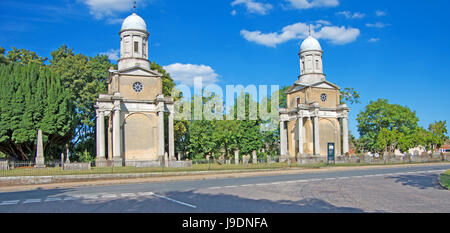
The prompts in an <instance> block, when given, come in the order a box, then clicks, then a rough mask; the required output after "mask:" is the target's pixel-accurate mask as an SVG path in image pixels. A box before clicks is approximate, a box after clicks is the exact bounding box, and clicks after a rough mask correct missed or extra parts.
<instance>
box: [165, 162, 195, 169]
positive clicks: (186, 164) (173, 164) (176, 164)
mask: <svg viewBox="0 0 450 233" xmlns="http://www.w3.org/2000/svg"><path fill="white" fill-rule="evenodd" d="M169 167H170V168H184V167H192V161H169Z"/></svg>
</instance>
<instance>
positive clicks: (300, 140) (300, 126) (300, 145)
mask: <svg viewBox="0 0 450 233" xmlns="http://www.w3.org/2000/svg"><path fill="white" fill-rule="evenodd" d="M298 153H299V154H300V156H302V155H303V117H299V118H298Z"/></svg>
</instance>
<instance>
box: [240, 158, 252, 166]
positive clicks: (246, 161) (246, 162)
mask: <svg viewBox="0 0 450 233" xmlns="http://www.w3.org/2000/svg"><path fill="white" fill-rule="evenodd" d="M249 160H250V155H245V156H242V162H243V163H244V166H248V161H249Z"/></svg>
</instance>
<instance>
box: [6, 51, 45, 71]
mask: <svg viewBox="0 0 450 233" xmlns="http://www.w3.org/2000/svg"><path fill="white" fill-rule="evenodd" d="M6 57H7V58H8V60H9V61H10V62H12V63H17V64H22V65H24V64H30V63H36V64H38V65H41V66H42V65H44V63H45V62H46V61H47V60H48V59H47V58H42V57H40V56H38V55H37V54H36V53H35V52H32V51H29V50H26V49H17V48H15V47H12V50H10V51H8V54H7V55H6Z"/></svg>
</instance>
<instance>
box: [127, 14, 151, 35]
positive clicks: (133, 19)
mask: <svg viewBox="0 0 450 233" xmlns="http://www.w3.org/2000/svg"><path fill="white" fill-rule="evenodd" d="M124 30H140V31H147V24H145V21H144V20H143V19H142V18H141V17H140V16H139V15H137V14H136V13H133V14H132V15H130V16H128V17H127V18H126V19H125V20H124V21H123V24H122V29H121V31H124Z"/></svg>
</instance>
